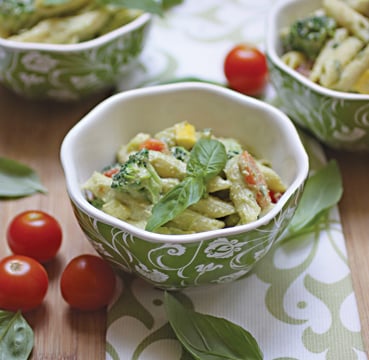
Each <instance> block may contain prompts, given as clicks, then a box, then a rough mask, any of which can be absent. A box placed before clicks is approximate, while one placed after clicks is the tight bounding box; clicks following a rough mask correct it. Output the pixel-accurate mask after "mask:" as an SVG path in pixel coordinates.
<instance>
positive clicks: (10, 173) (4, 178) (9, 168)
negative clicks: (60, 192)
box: [0, 157, 47, 197]
mask: <svg viewBox="0 0 369 360" xmlns="http://www.w3.org/2000/svg"><path fill="white" fill-rule="evenodd" d="M36 192H42V193H45V192H47V190H46V188H45V187H44V186H43V185H42V184H41V182H40V179H39V177H38V175H37V174H36V173H35V171H34V170H32V169H31V168H30V167H28V166H27V165H24V164H22V163H20V162H17V161H15V160H12V159H8V158H4V157H0V197H22V196H27V195H31V194H34V193H36Z"/></svg>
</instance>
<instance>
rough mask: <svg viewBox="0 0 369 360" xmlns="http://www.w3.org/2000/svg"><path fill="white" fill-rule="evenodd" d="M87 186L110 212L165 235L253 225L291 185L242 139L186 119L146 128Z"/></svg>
mask: <svg viewBox="0 0 369 360" xmlns="http://www.w3.org/2000/svg"><path fill="white" fill-rule="evenodd" d="M82 187H83V189H84V191H86V196H87V199H88V200H89V201H90V202H91V204H93V205H94V206H96V207H97V208H99V209H101V210H102V211H104V212H105V213H107V214H110V215H112V216H114V217H116V218H119V219H121V220H124V221H126V222H128V223H130V224H133V225H135V226H137V227H139V228H142V229H146V230H148V231H152V232H157V233H163V234H187V233H188V234H190V233H196V232H203V231H209V230H215V229H221V228H225V227H232V226H238V225H242V224H247V223H250V222H252V221H255V220H257V219H258V218H260V217H261V216H263V215H264V214H265V213H266V212H268V211H269V210H270V209H271V208H272V207H273V206H274V204H275V203H276V202H277V201H278V199H279V198H280V196H281V195H282V194H283V193H284V192H285V190H286V186H285V184H284V183H283V181H282V179H281V178H280V176H279V175H278V174H277V173H276V172H275V171H274V170H273V169H272V167H271V166H270V164H269V163H268V162H267V161H265V160H261V159H257V158H255V157H254V156H253V155H252V154H251V153H250V152H249V151H247V150H246V149H244V148H243V146H242V145H241V144H240V142H239V141H238V140H237V139H234V138H222V137H217V136H215V134H213V133H212V130H211V129H203V130H201V131H200V130H197V129H196V128H195V126H194V125H192V124H191V123H188V122H186V121H184V122H180V123H176V124H174V125H173V126H171V127H169V128H166V129H164V130H162V131H160V132H158V133H156V134H154V135H151V134H148V133H138V134H137V135H136V136H134V137H133V138H132V139H131V140H130V141H129V142H128V143H127V144H123V145H122V146H121V147H120V148H119V149H118V150H117V154H116V163H114V164H111V165H109V166H107V167H106V168H104V169H102V170H101V171H95V172H94V173H93V174H92V175H91V177H90V178H89V179H88V180H87V181H86V182H85V183H84V184H83V186H82Z"/></svg>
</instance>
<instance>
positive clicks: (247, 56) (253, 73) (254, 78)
mask: <svg viewBox="0 0 369 360" xmlns="http://www.w3.org/2000/svg"><path fill="white" fill-rule="evenodd" d="M224 75H225V77H226V78H227V81H228V85H229V87H230V88H231V89H233V90H236V91H238V92H241V93H243V94H246V95H251V96H256V95H260V94H261V93H262V92H263V90H264V88H265V85H266V83H267V80H268V67H267V61H266V57H265V55H264V53H263V52H261V51H260V50H259V49H257V48H256V47H254V46H250V45H246V44H240V45H237V46H235V47H233V48H232V49H231V50H230V51H229V52H228V53H227V55H226V57H225V60H224Z"/></svg>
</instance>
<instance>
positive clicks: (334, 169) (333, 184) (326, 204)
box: [289, 160, 343, 233]
mask: <svg viewBox="0 0 369 360" xmlns="http://www.w3.org/2000/svg"><path fill="white" fill-rule="evenodd" d="M342 193H343V186H342V178H341V174H340V170H339V168H338V165H337V162H336V161H335V160H331V161H330V162H329V163H328V164H327V165H326V166H325V167H323V168H321V169H319V170H318V171H317V172H316V173H314V174H313V175H311V176H310V177H309V178H308V180H307V181H306V184H305V188H304V192H303V194H302V196H301V200H300V203H299V205H298V207H297V209H296V212H295V215H294V216H293V218H292V221H291V223H290V225H289V231H290V233H296V232H298V231H301V230H303V229H304V228H305V227H306V226H308V225H310V224H311V223H313V222H314V221H315V220H316V219H317V218H318V217H319V215H321V214H322V212H324V211H325V210H327V209H329V208H331V207H332V206H334V205H336V204H337V203H338V202H339V200H340V199H341V196H342Z"/></svg>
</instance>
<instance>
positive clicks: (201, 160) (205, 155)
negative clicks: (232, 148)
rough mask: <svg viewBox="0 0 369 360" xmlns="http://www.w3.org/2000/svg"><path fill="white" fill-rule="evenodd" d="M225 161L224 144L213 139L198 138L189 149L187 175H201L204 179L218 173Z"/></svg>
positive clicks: (208, 178)
mask: <svg viewBox="0 0 369 360" xmlns="http://www.w3.org/2000/svg"><path fill="white" fill-rule="evenodd" d="M226 162H227V152H226V150H225V147H224V145H223V144H222V143H221V142H220V141H218V140H213V139H200V140H199V141H198V142H197V143H196V144H195V146H194V147H193V149H192V151H191V156H190V160H189V161H188V164H187V174H188V175H189V176H201V177H202V178H203V179H204V180H205V181H207V180H210V179H211V178H213V177H214V176H216V175H218V174H219V173H220V171H221V170H222V169H223V168H224V166H225V164H226Z"/></svg>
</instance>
